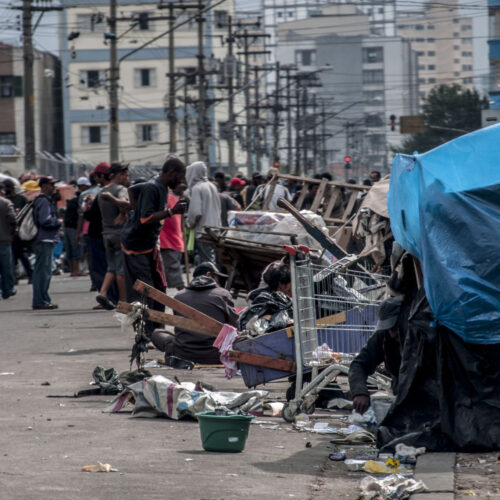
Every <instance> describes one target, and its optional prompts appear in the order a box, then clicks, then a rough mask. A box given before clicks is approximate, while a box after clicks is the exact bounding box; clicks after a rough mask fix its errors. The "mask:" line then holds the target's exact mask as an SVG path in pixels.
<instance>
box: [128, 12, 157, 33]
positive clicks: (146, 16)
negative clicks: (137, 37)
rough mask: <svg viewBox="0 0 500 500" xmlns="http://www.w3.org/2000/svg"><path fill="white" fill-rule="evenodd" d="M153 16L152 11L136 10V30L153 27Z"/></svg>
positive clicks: (147, 29)
mask: <svg viewBox="0 0 500 500" xmlns="http://www.w3.org/2000/svg"><path fill="white" fill-rule="evenodd" d="M150 17H153V14H152V13H151V12H135V13H134V14H133V18H134V19H135V20H136V21H137V24H136V25H135V26H134V30H136V31H149V30H152V29H153V21H152V20H151V19H150Z"/></svg>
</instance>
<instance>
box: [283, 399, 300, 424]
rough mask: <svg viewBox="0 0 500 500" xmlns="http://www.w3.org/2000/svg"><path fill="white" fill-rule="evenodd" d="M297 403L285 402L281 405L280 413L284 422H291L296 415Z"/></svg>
mask: <svg viewBox="0 0 500 500" xmlns="http://www.w3.org/2000/svg"><path fill="white" fill-rule="evenodd" d="M297 409H298V408H297V405H296V404H294V403H293V402H291V403H285V404H284V406H283V410H281V415H282V417H283V419H284V420H285V422H288V423H290V424H291V423H292V422H293V420H294V418H295V415H297Z"/></svg>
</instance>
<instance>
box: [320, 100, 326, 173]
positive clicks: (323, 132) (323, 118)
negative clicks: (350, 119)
mask: <svg viewBox="0 0 500 500" xmlns="http://www.w3.org/2000/svg"><path fill="white" fill-rule="evenodd" d="M321 126H322V130H321V140H322V148H321V163H322V164H323V168H326V163H327V159H326V108H325V102H324V101H323V102H322V103H321Z"/></svg>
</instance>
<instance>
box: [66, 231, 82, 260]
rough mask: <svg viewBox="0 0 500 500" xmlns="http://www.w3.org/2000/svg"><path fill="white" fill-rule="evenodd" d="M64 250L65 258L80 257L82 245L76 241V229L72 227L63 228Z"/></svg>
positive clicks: (74, 258) (76, 258) (75, 258)
mask: <svg viewBox="0 0 500 500" xmlns="http://www.w3.org/2000/svg"><path fill="white" fill-rule="evenodd" d="M64 251H65V252H66V259H68V260H78V259H81V258H82V251H83V249H82V246H81V245H78V244H77V243H76V229H75V228H74V227H65V228H64Z"/></svg>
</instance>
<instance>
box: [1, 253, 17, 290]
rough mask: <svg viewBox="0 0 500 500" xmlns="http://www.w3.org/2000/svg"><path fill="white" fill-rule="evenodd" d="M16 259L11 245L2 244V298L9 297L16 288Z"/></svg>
mask: <svg viewBox="0 0 500 500" xmlns="http://www.w3.org/2000/svg"><path fill="white" fill-rule="evenodd" d="M14 283H15V278H14V261H13V259H12V249H11V247H10V245H0V287H1V288H2V298H4V299H8V298H9V297H10V296H11V295H12V291H13V290H14Z"/></svg>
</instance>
